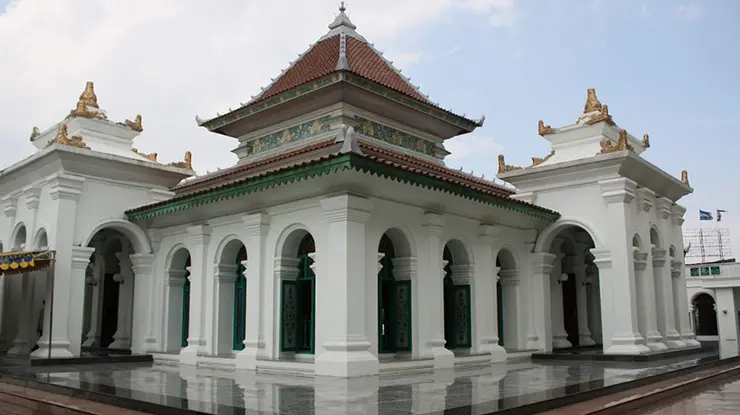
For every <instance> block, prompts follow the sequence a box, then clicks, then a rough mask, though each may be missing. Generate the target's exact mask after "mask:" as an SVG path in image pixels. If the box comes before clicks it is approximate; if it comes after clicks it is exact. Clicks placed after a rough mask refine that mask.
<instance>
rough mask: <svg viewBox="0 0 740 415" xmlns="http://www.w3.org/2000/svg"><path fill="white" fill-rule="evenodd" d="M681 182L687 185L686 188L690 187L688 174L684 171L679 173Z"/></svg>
mask: <svg viewBox="0 0 740 415" xmlns="http://www.w3.org/2000/svg"><path fill="white" fill-rule="evenodd" d="M681 181H682V182H683V183H684V184H685V185H687V186H690V185H689V172H687V171H686V170H682V171H681Z"/></svg>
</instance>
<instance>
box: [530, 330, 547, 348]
mask: <svg viewBox="0 0 740 415" xmlns="http://www.w3.org/2000/svg"><path fill="white" fill-rule="evenodd" d="M543 348H544V347H543V346H542V345H540V336H538V335H537V333H529V334H527V349H530V350H536V349H537V350H539V349H543Z"/></svg>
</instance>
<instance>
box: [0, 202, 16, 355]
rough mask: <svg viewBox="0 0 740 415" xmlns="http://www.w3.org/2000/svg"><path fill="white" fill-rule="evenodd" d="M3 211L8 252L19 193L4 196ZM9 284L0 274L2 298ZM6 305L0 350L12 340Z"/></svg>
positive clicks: (1, 321) (0, 324)
mask: <svg viewBox="0 0 740 415" xmlns="http://www.w3.org/2000/svg"><path fill="white" fill-rule="evenodd" d="M3 212H4V213H5V217H7V218H8V219H7V220H8V222H7V225H8V227H7V228H6V230H7V231H8V233H7V234H6V235H5V238H4V239H5V240H6V241H8V242H7V245H6V246H4V247H3V249H4V250H5V251H6V252H9V251H12V250H13V246H12V244H13V240H12V237H13V235H12V232H13V230H14V229H15V217H16V214H17V213H18V194H11V195H8V196H6V197H5V198H3ZM7 285H8V277H6V276H5V275H4V274H3V275H0V299H4V298H5V295H6V294H5V288H6V286H7ZM4 309H5V307H4V306H3V307H0V350H6V347H7V346H8V343H11V342H12V339H10V338H9V333H8V325H6V324H5V321H6V320H7V318H6V315H5V313H4V312H3V311H4Z"/></svg>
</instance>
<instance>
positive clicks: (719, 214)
mask: <svg viewBox="0 0 740 415" xmlns="http://www.w3.org/2000/svg"><path fill="white" fill-rule="evenodd" d="M725 212H727V211H726V210H722V209H717V222H720V221H722V214H723V213H725Z"/></svg>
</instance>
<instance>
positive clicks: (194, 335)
mask: <svg viewBox="0 0 740 415" xmlns="http://www.w3.org/2000/svg"><path fill="white" fill-rule="evenodd" d="M187 233H188V236H187V242H186V245H187V247H188V250H189V251H190V264H191V265H190V269H191V273H190V325H189V327H188V328H189V333H188V345H187V347H185V348H184V349H182V351H181V352H180V364H187V365H196V364H197V356H198V355H202V354H205V351H206V350H205V347H206V339H205V338H204V334H205V327H204V324H203V323H204V316H203V314H204V311H205V309H206V308H207V307H208V305H207V302H208V301H213V284H208V283H207V280H208V268H209V267H208V266H207V265H208V262H209V261H208V260H207V255H208V244H209V242H210V240H211V228H210V227H209V226H208V225H206V224H200V225H195V226H191V227H189V228H187Z"/></svg>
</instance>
